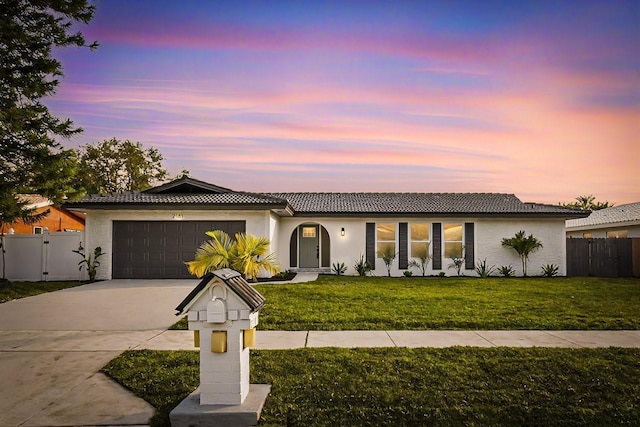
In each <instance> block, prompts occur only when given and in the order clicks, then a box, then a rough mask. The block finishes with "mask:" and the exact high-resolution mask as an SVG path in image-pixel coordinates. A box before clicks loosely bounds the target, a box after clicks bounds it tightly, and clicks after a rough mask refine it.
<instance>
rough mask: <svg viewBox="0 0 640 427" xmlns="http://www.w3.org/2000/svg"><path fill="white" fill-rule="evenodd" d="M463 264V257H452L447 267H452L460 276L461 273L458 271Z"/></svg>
mask: <svg viewBox="0 0 640 427" xmlns="http://www.w3.org/2000/svg"><path fill="white" fill-rule="evenodd" d="M463 264H464V258H463V257H452V258H451V264H449V268H454V269H455V270H456V273H458V276H461V275H462V273H461V272H460V271H461V270H462V265H463Z"/></svg>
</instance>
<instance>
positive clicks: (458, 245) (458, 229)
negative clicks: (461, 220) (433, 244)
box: [444, 224, 462, 258]
mask: <svg viewBox="0 0 640 427" xmlns="http://www.w3.org/2000/svg"><path fill="white" fill-rule="evenodd" d="M444 257H445V258H460V257H462V224H445V225H444Z"/></svg>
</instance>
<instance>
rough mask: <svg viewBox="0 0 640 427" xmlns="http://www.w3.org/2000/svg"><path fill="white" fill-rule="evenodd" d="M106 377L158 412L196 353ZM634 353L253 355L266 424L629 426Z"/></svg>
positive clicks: (638, 394) (189, 380)
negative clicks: (264, 387) (266, 388)
mask: <svg viewBox="0 0 640 427" xmlns="http://www.w3.org/2000/svg"><path fill="white" fill-rule="evenodd" d="M103 372H105V373H106V374H108V375H109V376H111V377H112V378H114V379H115V380H116V381H118V382H119V383H120V384H122V385H124V386H125V387H127V388H128V389H130V390H132V391H133V392H134V393H135V394H136V395H137V396H139V397H142V398H143V399H145V400H147V401H148V402H149V403H151V404H152V405H153V406H155V407H156V408H157V409H158V413H157V414H156V416H155V417H154V418H153V419H152V422H151V425H154V426H162V425H167V426H168V425H169V424H168V413H169V412H170V411H171V409H172V408H173V407H175V406H176V405H177V404H178V403H179V402H180V401H182V399H184V398H185V397H186V396H187V395H188V394H189V393H190V392H191V391H193V390H194V389H195V387H196V386H197V385H198V353H197V352H195V351H180V352H172V351H150V350H142V351H127V352H125V353H123V354H122V355H121V356H119V357H118V358H116V359H114V360H112V361H111V362H110V363H109V364H108V365H107V366H106V367H105V368H104V369H103ZM639 376H640V349H619V348H608V349H556V348H554V349H545V348H521V349H515V348H486V349H485V348H461V347H457V348H447V349H424V348H423V349H406V348H384V349H366V348H361V349H337V348H324V349H300V350H280V351H274V350H269V351H267V350H263V351H252V352H251V382H252V383H268V384H272V385H273V387H272V390H271V394H270V395H269V396H268V398H267V403H266V405H265V407H264V410H263V412H262V418H261V420H260V425H263V426H282V425H288V426H335V425H349V426H365V425H394V426H395V425H496V426H521V425H558V426H560V425H562V426H588V425H599V426H607V425H634V424H636V423H637V421H638V420H639V419H640V406H639V405H638V402H640V382H638V377H639Z"/></svg>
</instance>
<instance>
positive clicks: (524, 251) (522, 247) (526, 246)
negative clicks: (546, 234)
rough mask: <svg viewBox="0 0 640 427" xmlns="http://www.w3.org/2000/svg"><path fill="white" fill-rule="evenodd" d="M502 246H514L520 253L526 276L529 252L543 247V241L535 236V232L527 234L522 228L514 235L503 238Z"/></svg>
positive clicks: (523, 272)
mask: <svg viewBox="0 0 640 427" xmlns="http://www.w3.org/2000/svg"><path fill="white" fill-rule="evenodd" d="M502 246H504V247H505V248H513V249H514V250H515V251H516V252H517V253H518V255H520V259H522V274H523V275H524V276H526V275H527V261H528V260H529V254H531V253H533V252H535V251H537V250H538V249H540V248H542V242H541V241H540V240H538V239H537V238H536V237H533V234H529V235H528V236H527V235H526V233H525V232H524V230H520V231H518V232H517V233H516V235H515V236H514V237H509V238H507V237H505V238H504V239H502Z"/></svg>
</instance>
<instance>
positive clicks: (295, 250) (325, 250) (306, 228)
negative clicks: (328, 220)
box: [289, 223, 331, 269]
mask: <svg viewBox="0 0 640 427" xmlns="http://www.w3.org/2000/svg"><path fill="white" fill-rule="evenodd" d="M330 251H331V242H330V240H329V233H328V232H327V230H326V229H325V228H324V227H323V226H322V225H320V224H317V223H307V224H300V225H299V226H298V227H296V228H295V230H293V232H292V233H291V241H290V244H289V264H290V265H291V267H293V268H301V269H307V268H308V269H314V268H328V267H330V263H331V253H330Z"/></svg>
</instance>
